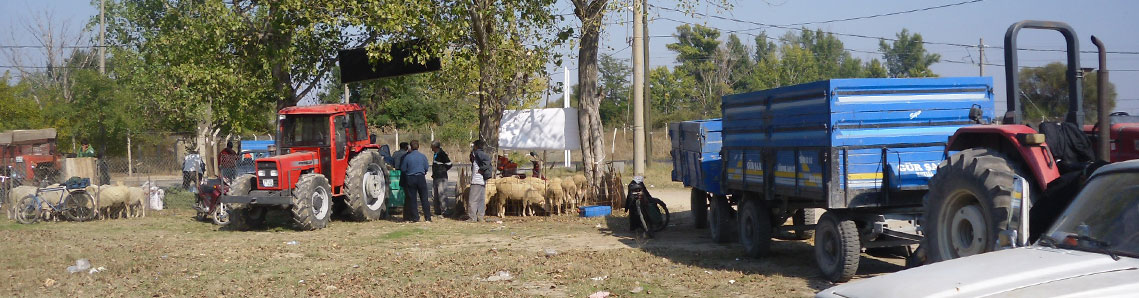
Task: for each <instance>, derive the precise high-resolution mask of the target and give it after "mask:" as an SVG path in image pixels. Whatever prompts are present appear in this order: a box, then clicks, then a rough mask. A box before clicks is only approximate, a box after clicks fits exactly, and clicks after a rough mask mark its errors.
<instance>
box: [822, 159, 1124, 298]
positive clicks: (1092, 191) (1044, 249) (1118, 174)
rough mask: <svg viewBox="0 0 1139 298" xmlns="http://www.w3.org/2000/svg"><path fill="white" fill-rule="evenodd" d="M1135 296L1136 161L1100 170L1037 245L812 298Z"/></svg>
mask: <svg viewBox="0 0 1139 298" xmlns="http://www.w3.org/2000/svg"><path fill="white" fill-rule="evenodd" d="M1136 296H1139V160H1137V161H1128V162H1120V163H1115V164H1111V165H1107V166H1104V167H1102V168H1100V169H1099V170H1097V171H1096V172H1095V174H1093V175H1092V177H1091V178H1090V179H1089V181H1088V184H1087V186H1086V187H1084V189H1083V191H1081V192H1080V194H1079V195H1078V196H1077V197H1076V199H1075V200H1074V201H1073V202H1072V204H1071V205H1070V206H1069V207H1068V209H1067V210H1065V211H1064V214H1063V215H1061V216H1060V218H1059V219H1057V220H1056V223H1055V224H1053V225H1052V228H1051V229H1049V230H1048V232H1046V233H1045V234H1044V235H1042V236H1041V239H1040V240H1038V241H1037V242H1036V244H1035V245H1033V246H1030V247H1021V248H1015V249H1006V250H1001V251H996V252H991V253H985V254H980V255H975V256H971V257H966V258H960V259H955V260H949V261H944V262H940V263H935V264H930V265H926V266H921V267H917V268H912V269H908V270H904V271H899V272H896V273H893V274H888V275H883V276H878V277H874V278H870V279H866V280H862V281H858V282H852V283H848V284H843V285H838V286H835V287H832V288H829V289H826V290H824V291H822V292H819V293H818V294H817V295H816V297H1136Z"/></svg>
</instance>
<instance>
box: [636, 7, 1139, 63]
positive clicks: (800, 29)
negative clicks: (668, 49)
mask: <svg viewBox="0 0 1139 298" xmlns="http://www.w3.org/2000/svg"><path fill="white" fill-rule="evenodd" d="M649 7H652V8H657V9H662V10H668V11H673V12H678V13H681V14H688V13H689V12H686V11H683V10H679V9H675V8H671V7H662V6H657V5H653V4H649ZM691 14H693V15H698V16H702V17H705V18H714V19H720V20H725V21H730V22H736V23H746V24H752V25H757V26H760V27H757V28H751V29H741V30H734V31H731V32H732V33H734V32H743V31H753V30H759V29H763V28H779V29H784V30H797V31H814V30H811V29H807V28H805V27H799V28H795V27H791V26H785V25H772V24H767V23H760V22H755V21H748V20H741V19H736V18H729V17H722V16H717V15H709V14H705V13H700V12H691ZM660 19H665V20H670V21H676V22H681V23H687V22H683V21H677V20H673V19H669V18H665V17H660ZM819 31H821V32H823V33H829V34H834V35H838V36H849V37H857V38H865V39H877V40H889V41H897V40H898V39H896V38H891V37H883V36H872V35H865V34H856V33H843V32H833V31H822V30H821V29H820V30H819ZM920 43H922V44H930V45H945V46H955V47H965V48H976V47H978V45H974V44H964V43H953V42H936V41H927V40H922V41H920ZM985 47H986V48H993V49H1004V48H1003V47H997V46H985ZM1018 50H1022V51H1034V52H1064V51H1065V50H1057V49H1033V48H1018ZM1080 53H1085V54H1095V53H1098V52H1096V51H1080ZM1107 53H1108V54H1121V55H1139V51H1107Z"/></svg>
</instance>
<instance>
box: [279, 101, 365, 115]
mask: <svg viewBox="0 0 1139 298" xmlns="http://www.w3.org/2000/svg"><path fill="white" fill-rule="evenodd" d="M362 110H364V108H363V107H361V106H360V105H358V104H354V103H348V104H343V103H337V104H322V105H311V106H293V107H287V108H284V109H281V114H335V113H340V112H354V111H362Z"/></svg>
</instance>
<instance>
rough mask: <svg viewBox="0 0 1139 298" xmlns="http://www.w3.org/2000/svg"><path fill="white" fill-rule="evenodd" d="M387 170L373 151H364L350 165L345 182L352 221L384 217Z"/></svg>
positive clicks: (386, 196)
mask: <svg viewBox="0 0 1139 298" xmlns="http://www.w3.org/2000/svg"><path fill="white" fill-rule="evenodd" d="M387 172H388V171H387V169H386V168H385V166H384V163H383V162H380V159H378V158H376V154H372V153H371V150H367V151H363V152H361V153H360V154H357V155H356V157H353V158H352V161H350V162H349V163H348V174H347V178H346V179H345V180H344V184H345V187H344V192H345V193H347V200H346V202H347V203H348V210H349V212H350V213H351V217H352V220H356V221H367V220H377V219H380V218H382V217H383V215H384V208H385V207H386V205H387V198H388V179H387V175H386V174H387Z"/></svg>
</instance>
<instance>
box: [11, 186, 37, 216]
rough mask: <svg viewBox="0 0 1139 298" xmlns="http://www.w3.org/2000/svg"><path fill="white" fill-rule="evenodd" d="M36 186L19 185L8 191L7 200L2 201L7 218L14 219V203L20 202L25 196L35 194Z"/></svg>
mask: <svg viewBox="0 0 1139 298" xmlns="http://www.w3.org/2000/svg"><path fill="white" fill-rule="evenodd" d="M36 189H37V188H36V187H34V186H27V185H21V186H17V187H14V188H12V189H11V190H9V191H8V197H7V198H5V199H6V200H7V201H5V202H4V209H5V211H7V213H8V219H16V203H19V202H20V199H23V198H24V197H26V196H30V195H34V194H36Z"/></svg>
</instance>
